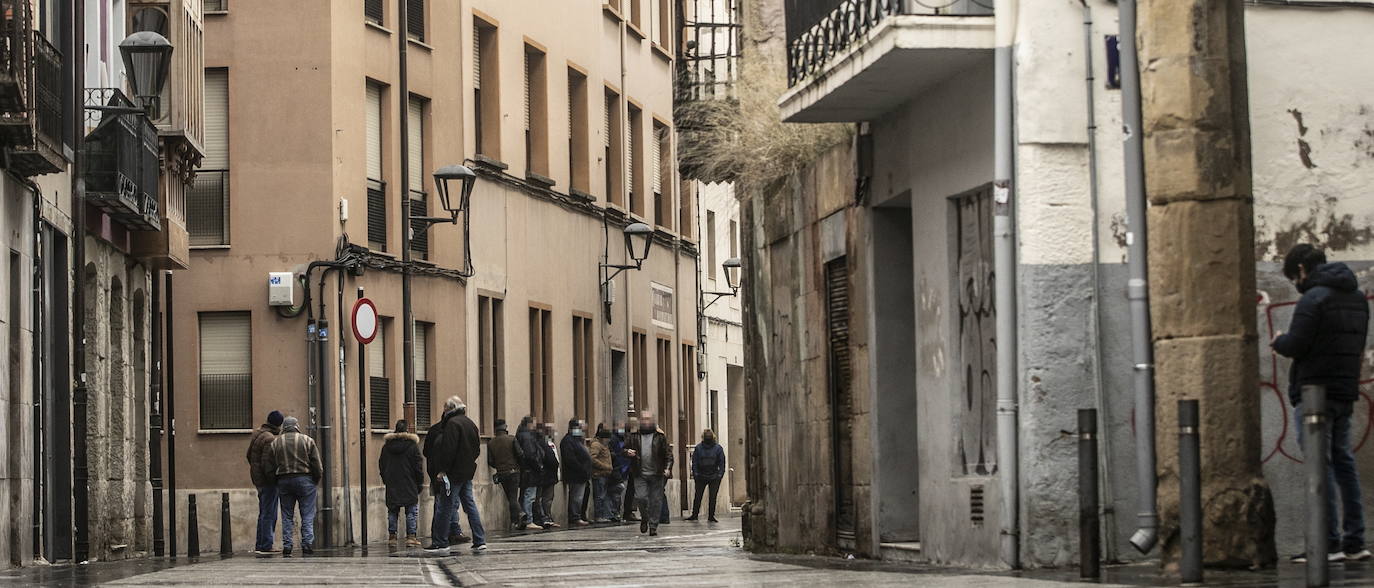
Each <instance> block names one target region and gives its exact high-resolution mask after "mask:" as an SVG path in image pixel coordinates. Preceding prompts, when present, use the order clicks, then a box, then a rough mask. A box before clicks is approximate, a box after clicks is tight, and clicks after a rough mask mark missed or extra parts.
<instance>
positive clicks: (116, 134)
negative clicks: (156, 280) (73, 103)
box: [81, 88, 162, 231]
mask: <svg viewBox="0 0 1374 588" xmlns="http://www.w3.org/2000/svg"><path fill="white" fill-rule="evenodd" d="M86 105H87V106H105V107H114V108H134V103H133V102H132V101H130V100H129V98H128V97H127V96H125V95H124V93H123V92H121V91H119V90H118V89H117V88H91V89H88V90H86ZM86 128H87V129H89V131H88V133H87V135H86V138H85V140H84V141H82V145H81V149H82V152H83V154H84V156H85V157H83V158H82V162H81V163H82V165H81V168H82V169H81V173H82V175H83V176H84V177H85V179H86V199H87V201H88V202H90V203H91V204H92V205H94V206H96V207H97V208H100V209H101V210H104V211H105V212H106V213H108V214H109V215H110V216H111V217H113V218H114V219H115V220H116V221H118V222H120V223H122V224H124V225H125V226H127V227H129V228H130V229H132V230H136V231H157V230H161V229H162V221H161V219H160V217H159V214H158V197H157V196H158V156H159V153H158V138H157V127H155V126H154V125H153V123H152V122H151V121H149V120H148V117H146V116H144V115H143V114H141V113H137V114H131V113H114V112H103V111H100V110H87V111H86Z"/></svg>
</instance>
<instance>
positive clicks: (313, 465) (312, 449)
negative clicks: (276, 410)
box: [267, 417, 324, 557]
mask: <svg viewBox="0 0 1374 588" xmlns="http://www.w3.org/2000/svg"><path fill="white" fill-rule="evenodd" d="M281 431H282V432H281V436H279V437H277V438H276V439H274V440H273V441H272V446H271V447H270V448H269V449H268V452H267V465H268V468H269V469H270V470H271V471H273V472H275V473H276V477H277V490H278V492H280V493H281V555H282V557H291V547H292V545H293V543H292V540H291V532H292V530H293V528H294V527H295V525H296V506H297V505H300V510H301V551H302V552H303V553H305V554H306V555H310V554H312V553H314V552H315V485H316V484H319V483H320V477H322V476H324V465H323V464H322V463H321V462H320V448H319V447H318V446H316V445H315V440H314V439H311V438H310V436H309V435H306V434H305V433H302V432H301V429H300V423H299V422H298V421H297V420H296V417H286V420H284V421H282V425H281Z"/></svg>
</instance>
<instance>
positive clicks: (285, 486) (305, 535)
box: [277, 476, 315, 549]
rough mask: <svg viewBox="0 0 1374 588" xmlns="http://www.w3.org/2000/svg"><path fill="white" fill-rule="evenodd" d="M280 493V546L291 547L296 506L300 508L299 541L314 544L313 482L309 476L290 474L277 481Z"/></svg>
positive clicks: (311, 545) (304, 543) (306, 544)
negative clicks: (290, 475) (288, 476)
mask: <svg viewBox="0 0 1374 588" xmlns="http://www.w3.org/2000/svg"><path fill="white" fill-rule="evenodd" d="M277 491H278V492H280V493H281V546H282V548H283V549H291V547H292V546H293V545H295V543H293V542H292V541H291V533H292V532H293V531H294V530H295V526H296V506H297V505H298V504H299V505H300V509H301V543H302V544H303V545H305V546H306V547H314V546H315V482H314V481H312V480H311V479H310V476H292V477H290V478H283V479H281V480H278V481H277Z"/></svg>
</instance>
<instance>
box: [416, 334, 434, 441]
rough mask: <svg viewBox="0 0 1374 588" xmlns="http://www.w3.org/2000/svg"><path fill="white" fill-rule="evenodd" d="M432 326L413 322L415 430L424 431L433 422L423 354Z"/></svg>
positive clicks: (431, 400)
mask: <svg viewBox="0 0 1374 588" xmlns="http://www.w3.org/2000/svg"><path fill="white" fill-rule="evenodd" d="M432 327H433V325H432V324H431V323H422V322H420V321H415V364H414V365H415V430H416V431H424V430H426V429H428V428H429V425H430V424H431V423H432V422H433V419H431V418H430V415H431V414H432V410H433V408H434V396H433V394H432V390H433V387H434V383H433V382H432V381H431V380H430V379H429V370H428V366H429V359H428V355H427V354H426V352H425V348H426V346H427V342H428V341H429V337H430V335H431V334H432V331H431V329H432Z"/></svg>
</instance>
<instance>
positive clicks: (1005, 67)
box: [993, 0, 1021, 569]
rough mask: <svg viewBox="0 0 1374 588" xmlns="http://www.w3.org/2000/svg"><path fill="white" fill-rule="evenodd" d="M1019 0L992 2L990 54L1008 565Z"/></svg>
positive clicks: (1014, 552) (1014, 431) (1013, 455)
mask: <svg viewBox="0 0 1374 588" xmlns="http://www.w3.org/2000/svg"><path fill="white" fill-rule="evenodd" d="M1017 4H1018V0H999V1H998V2H997V4H996V14H997V16H996V17H995V18H996V35H997V47H996V50H995V54H994V60H995V61H994V67H995V72H994V77H995V82H994V88H995V91H994V99H993V102H994V110H995V112H994V127H995V129H996V130H995V135H994V149H993V150H994V154H995V166H994V176H993V199H994V204H993V209H994V217H993V264H994V268H995V270H994V271H995V272H996V278H995V283H994V300H996V304H997V326H996V337H997V343H998V345H997V467H998V470H999V473H1000V475H999V476H998V483H999V484H1000V492H999V496H1000V497H1001V508H1000V509H998V518H999V521H998V524H999V526H1000V528H1001V558H1002V562H1003V563H1004V564H1006V565H1007V566H1008V567H1010V568H1013V569H1016V568H1020V567H1021V525H1020V521H1021V513H1020V504H1021V495H1020V487H1021V479H1020V478H1021V476H1020V463H1019V455H1018V453H1019V451H1018V438H1017V435H1019V433H1020V427H1019V426H1018V421H1019V415H1018V407H1017V396H1018V390H1017V382H1018V381H1019V377H1018V374H1019V366H1018V365H1017V360H1018V357H1019V353H1020V351H1019V348H1018V345H1017V332H1016V314H1017V313H1016V311H1017V300H1016V219H1015V212H1016V201H1015V190H1014V186H1013V183H1012V178H1013V177H1014V176H1015V174H1016V168H1015V143H1014V136H1013V135H1014V133H1015V128H1014V125H1015V118H1014V111H1013V104H1014V97H1013V90H1014V83H1015V80H1014V75H1015V72H1014V64H1013V62H1012V60H1013V58H1014V55H1013V53H1012V48H1013V45H1014V42H1015V39H1016V17H1017V15H1016V11H1017Z"/></svg>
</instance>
